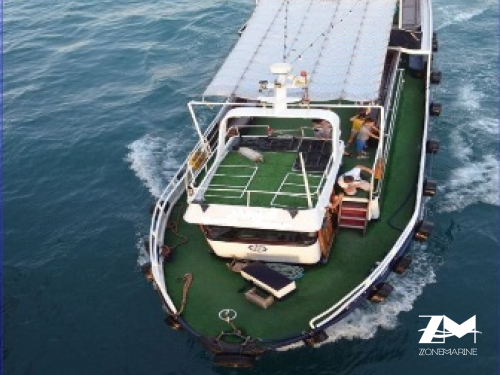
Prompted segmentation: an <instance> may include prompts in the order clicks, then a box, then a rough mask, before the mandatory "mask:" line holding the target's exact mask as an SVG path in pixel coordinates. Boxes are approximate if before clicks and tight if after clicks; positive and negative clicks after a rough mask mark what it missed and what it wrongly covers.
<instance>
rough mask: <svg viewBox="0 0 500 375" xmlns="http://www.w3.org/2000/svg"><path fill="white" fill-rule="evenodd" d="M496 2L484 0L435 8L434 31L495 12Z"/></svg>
mask: <svg viewBox="0 0 500 375" xmlns="http://www.w3.org/2000/svg"><path fill="white" fill-rule="evenodd" d="M496 6H497V2H496V0H484V1H481V2H471V1H468V2H465V3H463V4H446V5H440V4H439V3H438V6H435V11H434V17H435V20H436V23H435V25H436V27H435V28H434V29H435V30H436V31H439V30H441V29H444V28H446V27H448V26H451V25H456V24H459V23H462V22H467V21H469V20H471V19H472V18H474V17H476V16H479V15H481V14H483V13H484V12H486V11H488V10H490V9H493V10H494V11H496V9H495V7H496Z"/></svg>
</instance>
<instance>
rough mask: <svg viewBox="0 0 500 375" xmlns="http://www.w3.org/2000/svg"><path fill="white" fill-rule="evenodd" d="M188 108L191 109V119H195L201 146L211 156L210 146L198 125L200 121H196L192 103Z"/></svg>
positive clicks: (194, 122)
mask: <svg viewBox="0 0 500 375" xmlns="http://www.w3.org/2000/svg"><path fill="white" fill-rule="evenodd" d="M188 108H189V113H191V118H192V119H193V124H194V128H195V129H196V132H197V133H198V137H199V138H200V144H201V145H203V148H204V150H205V152H206V153H207V154H209V153H210V145H209V143H208V141H207V139H206V138H205V137H204V136H203V133H202V132H201V128H200V124H198V120H197V119H196V115H195V113H194V110H193V106H192V104H191V103H188Z"/></svg>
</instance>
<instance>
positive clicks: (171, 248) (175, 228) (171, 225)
mask: <svg viewBox="0 0 500 375" xmlns="http://www.w3.org/2000/svg"><path fill="white" fill-rule="evenodd" d="M183 211H184V207H179V212H178V213H177V218H176V219H175V221H170V222H168V223H167V229H170V230H171V231H172V233H173V234H174V235H175V236H177V237H178V238H180V239H181V241H180V242H179V243H177V244H175V245H173V246H165V247H167V248H168V250H169V251H170V252H172V251H174V250H175V249H177V248H178V247H179V246H182V245H185V244H186V243H188V241H189V238H187V237H186V236H184V235H182V234H180V233H179V221H180V218H181V213H182V212H183Z"/></svg>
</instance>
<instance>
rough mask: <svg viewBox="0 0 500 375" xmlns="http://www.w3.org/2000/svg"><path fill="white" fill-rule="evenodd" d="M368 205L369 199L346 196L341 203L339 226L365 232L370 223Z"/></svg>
mask: <svg viewBox="0 0 500 375" xmlns="http://www.w3.org/2000/svg"><path fill="white" fill-rule="evenodd" d="M368 205H369V200H368V199H359V198H347V197H345V198H344V199H343V200H342V203H341V205H340V210H339V227H341V228H351V229H359V230H362V231H363V234H365V232H366V226H367V224H368Z"/></svg>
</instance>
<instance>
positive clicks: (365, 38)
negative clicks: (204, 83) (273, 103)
mask: <svg viewBox="0 0 500 375" xmlns="http://www.w3.org/2000/svg"><path fill="white" fill-rule="evenodd" d="M396 2H397V0H260V1H259V3H258V5H257V6H256V8H255V11H254V13H253V15H252V17H251V18H250V20H249V21H248V24H247V28H246V30H245V31H244V33H243V35H242V36H241V38H240V40H239V41H238V43H237V44H236V46H235V47H234V49H233V50H232V52H231V53H230V55H229V56H228V58H227V59H226V61H225V62H224V64H223V65H222V67H221V68H220V70H219V71H218V73H217V74H216V76H215V78H214V79H213V81H212V82H211V83H210V85H209V86H208V88H207V89H206V91H205V93H204V96H231V95H233V94H234V95H236V96H238V97H242V98H247V99H257V98H258V97H259V96H262V93H259V81H261V80H267V81H269V82H273V81H274V79H275V78H276V77H274V76H273V75H272V74H271V73H270V71H269V67H270V66H271V65H272V64H273V63H277V62H288V63H291V64H292V65H293V68H294V69H293V71H292V74H294V75H298V74H299V73H300V72H301V71H304V70H305V71H306V72H307V73H308V74H309V77H310V85H309V97H310V99H311V100H315V101H324V100H333V99H345V100H351V101H371V100H376V99H377V98H378V94H379V87H380V82H381V79H382V72H383V68H384V61H385V55H386V51H387V45H388V41H389V34H390V30H391V25H392V20H393V16H394V12H395V6H396Z"/></svg>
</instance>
